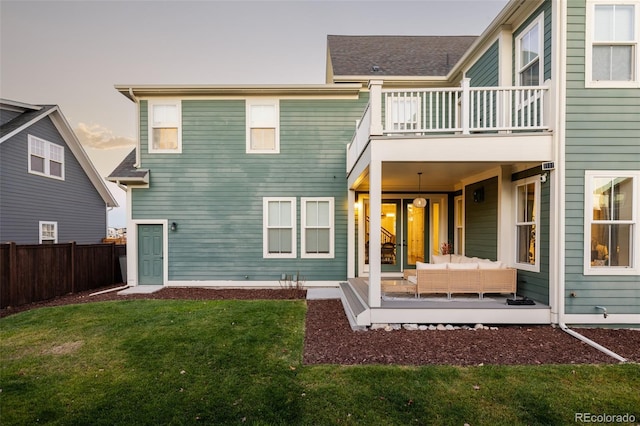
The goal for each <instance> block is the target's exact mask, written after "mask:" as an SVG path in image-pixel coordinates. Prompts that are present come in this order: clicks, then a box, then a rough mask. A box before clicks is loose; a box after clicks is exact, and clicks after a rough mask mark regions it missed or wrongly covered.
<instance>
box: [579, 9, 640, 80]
mask: <svg viewBox="0 0 640 426" xmlns="http://www.w3.org/2000/svg"><path fill="white" fill-rule="evenodd" d="M638 20H640V1H638V0H633V1H626V0H619V1H610V0H597V1H595V0H589V1H588V2H587V27H586V35H587V36H586V38H587V46H586V54H585V68H586V82H585V83H586V85H587V87H637V86H638V84H639V83H640V79H639V78H638V71H639V67H640V60H639V58H638V43H640V29H639V28H638V26H639V25H638Z"/></svg>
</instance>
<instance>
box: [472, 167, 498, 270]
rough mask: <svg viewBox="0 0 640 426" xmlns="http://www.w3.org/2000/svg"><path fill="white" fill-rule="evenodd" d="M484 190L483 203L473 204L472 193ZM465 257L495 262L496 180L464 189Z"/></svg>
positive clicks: (496, 243)
mask: <svg viewBox="0 0 640 426" xmlns="http://www.w3.org/2000/svg"><path fill="white" fill-rule="evenodd" d="M480 188H484V201H482V202H479V203H475V202H474V201H473V192H474V191H476V190H478V189H480ZM464 205H465V227H464V229H465V255H466V256H469V257H481V258H485V259H491V260H497V256H498V178H497V177H495V178H491V179H487V180H484V181H481V182H477V183H474V184H472V185H467V186H466V187H465V200H464Z"/></svg>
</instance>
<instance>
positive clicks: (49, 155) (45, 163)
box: [28, 135, 64, 180]
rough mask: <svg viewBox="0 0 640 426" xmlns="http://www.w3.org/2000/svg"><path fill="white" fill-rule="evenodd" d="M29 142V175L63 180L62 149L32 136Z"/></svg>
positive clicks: (29, 137)
mask: <svg viewBox="0 0 640 426" xmlns="http://www.w3.org/2000/svg"><path fill="white" fill-rule="evenodd" d="M28 140H29V173H32V174H36V175H41V176H46V177H50V178H54V179H60V180H64V147H62V146H60V145H57V144H54V143H51V142H48V141H46V140H44V139H40V138H38V137H35V136H33V135H29V136H28Z"/></svg>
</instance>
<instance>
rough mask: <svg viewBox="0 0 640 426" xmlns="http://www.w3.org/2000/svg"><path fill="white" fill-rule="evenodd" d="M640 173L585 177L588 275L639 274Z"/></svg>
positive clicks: (589, 175) (611, 173)
mask: <svg viewBox="0 0 640 426" xmlns="http://www.w3.org/2000/svg"><path fill="white" fill-rule="evenodd" d="M639 182H640V172H629V171H616V172H595V171H587V172H586V173H585V208H586V211H585V225H584V238H585V242H584V254H585V256H584V257H585V261H584V265H585V268H584V273H585V275H634V274H638V269H639V266H638V263H639V262H640V253H639V252H640V247H638V245H639V244H638V239H639V236H638V232H639V231H638V208H639V204H640V203H639V200H638V198H639V197H638V193H639V192H638V191H639V188H638V187H639V185H640V184H639Z"/></svg>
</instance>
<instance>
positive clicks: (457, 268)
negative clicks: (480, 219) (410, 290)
mask: <svg viewBox="0 0 640 426" xmlns="http://www.w3.org/2000/svg"><path fill="white" fill-rule="evenodd" d="M404 279H405V280H407V281H409V282H410V283H413V284H415V285H416V296H417V297H420V295H421V294H425V293H434V294H437V293H443V294H446V295H447V298H451V295H452V294H460V293H478V295H479V296H480V298H482V297H483V296H484V294H485V293H512V294H513V297H514V298H515V297H516V270H515V269H514V268H508V267H506V266H504V265H503V264H502V262H500V261H497V262H494V261H491V260H488V259H479V258H475V257H474V258H469V257H465V256H459V255H455V254H454V255H442V256H433V259H432V263H422V262H416V269H408V270H405V271H404Z"/></svg>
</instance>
